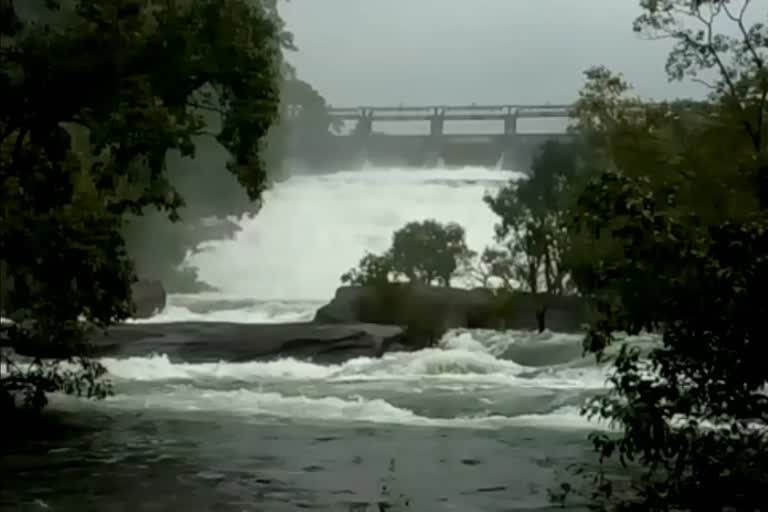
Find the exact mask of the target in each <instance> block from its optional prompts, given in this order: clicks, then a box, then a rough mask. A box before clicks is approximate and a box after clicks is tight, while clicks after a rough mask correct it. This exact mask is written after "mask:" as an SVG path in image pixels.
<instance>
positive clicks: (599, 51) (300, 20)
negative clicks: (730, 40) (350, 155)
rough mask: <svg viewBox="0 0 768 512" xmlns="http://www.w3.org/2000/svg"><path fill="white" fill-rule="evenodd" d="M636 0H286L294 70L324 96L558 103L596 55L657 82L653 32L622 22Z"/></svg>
mask: <svg viewBox="0 0 768 512" xmlns="http://www.w3.org/2000/svg"><path fill="white" fill-rule="evenodd" d="M637 4H638V0H290V2H287V3H284V5H283V8H282V13H283V17H284V18H285V20H286V22H287V24H288V28H289V29H290V30H291V31H293V33H294V35H295V38H296V43H297V44H298V46H299V51H298V53H296V54H293V55H291V56H290V60H291V62H293V63H294V64H295V65H296V66H297V68H298V72H299V75H300V76H301V77H302V78H303V79H305V80H307V81H309V82H310V83H311V84H312V85H313V86H314V87H315V88H316V89H318V90H319V91H320V92H321V93H322V94H323V95H324V96H325V97H326V99H327V100H328V101H329V103H331V104H332V105H334V106H359V105H380V104H395V105H397V104H400V103H403V104H468V103H473V102H475V103H478V104H483V103H484V104H498V103H502V104H504V103H546V102H551V103H561V102H570V101H572V100H574V99H575V97H576V95H577V92H578V90H579V88H580V87H581V85H582V83H583V75H582V72H583V71H584V70H585V69H586V68H588V67H589V66H591V65H594V64H604V65H606V66H608V67H610V68H611V69H614V70H617V71H622V72H624V73H625V75H626V76H627V78H628V79H629V80H630V81H631V82H632V83H633V84H634V85H635V86H636V87H637V89H638V91H639V92H640V94H642V95H643V96H649V97H673V96H691V95H699V94H700V93H701V88H700V86H697V85H695V84H686V85H681V84H669V83H668V82H667V80H666V77H665V75H664V60H665V57H666V54H667V48H666V46H665V43H663V42H651V41H647V40H642V39H640V38H639V37H638V36H637V35H635V34H634V33H633V32H632V20H633V19H634V17H635V16H636V15H637V13H638V8H637Z"/></svg>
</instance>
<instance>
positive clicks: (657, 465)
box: [569, 0, 768, 511]
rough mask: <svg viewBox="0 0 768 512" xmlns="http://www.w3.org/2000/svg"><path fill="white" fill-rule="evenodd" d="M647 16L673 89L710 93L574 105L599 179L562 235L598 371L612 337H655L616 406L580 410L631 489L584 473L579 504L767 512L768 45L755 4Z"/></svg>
mask: <svg viewBox="0 0 768 512" xmlns="http://www.w3.org/2000/svg"><path fill="white" fill-rule="evenodd" d="M641 5H642V7H643V11H644V12H643V15H642V16H641V17H640V18H638V20H637V22H636V27H635V28H636V30H637V31H639V32H641V33H644V34H649V35H651V36H654V37H658V36H662V35H663V36H665V37H668V38H670V39H671V40H672V41H673V42H674V48H673V51H672V53H671V54H670V57H669V60H668V62H667V71H668V72H669V75H670V78H672V79H682V78H684V77H694V78H697V79H701V80H706V82H705V83H706V84H707V86H708V87H709V89H710V94H709V98H708V101H707V103H706V104H704V105H690V104H671V105H670V104H662V105H654V106H650V105H645V104H642V103H641V102H639V101H637V100H636V99H632V98H630V97H629V92H630V91H629V89H628V86H627V84H626V83H624V81H623V80H622V79H621V77H619V76H616V75H612V74H611V73H609V72H608V71H607V70H604V69H595V70H592V71H591V72H590V74H589V82H588V85H587V87H586V88H585V90H584V92H583V94H582V98H581V102H580V108H579V120H580V124H581V130H582V132H583V133H584V134H585V136H587V137H589V140H590V143H591V144H592V147H593V148H594V157H595V159H596V160H595V161H596V162H599V163H601V164H602V165H601V171H600V172H599V173H598V174H597V175H596V176H594V177H593V178H592V179H591V180H590V181H589V183H588V185H587V186H586V188H585V189H584V190H583V191H582V192H581V193H580V195H579V198H578V202H577V206H576V207H575V209H574V214H573V217H572V219H571V221H570V223H569V224H570V226H569V230H570V232H571V233H572V235H573V237H574V238H575V239H578V240H580V243H582V244H584V243H586V244H588V246H589V247H590V250H591V256H590V257H589V259H587V258H577V259H576V260H575V261H574V263H573V265H572V272H573V274H574V279H575V281H576V282H577V283H578V284H579V288H580V290H581V291H582V293H584V294H586V295H587V296H588V297H589V298H590V299H591V300H592V301H593V303H594V304H596V305H597V307H598V308H599V310H600V312H601V316H600V319H599V320H598V321H597V322H596V323H595V324H594V325H592V327H591V329H590V332H589V334H588V336H587V338H586V348H587V349H588V350H590V351H592V352H595V353H596V354H598V356H599V355H600V354H601V353H602V350H603V349H604V348H605V346H606V345H607V344H609V343H614V342H615V341H614V333H616V332H620V331H625V332H638V331H639V330H655V331H658V332H660V333H661V344H660V346H659V347H658V348H656V349H655V350H653V351H652V352H651V354H650V355H649V356H647V357H643V358H641V357H640V354H639V352H638V351H637V350H635V349H633V348H631V347H629V346H623V348H622V350H621V351H620V353H619V356H618V357H617V359H616V360H615V361H614V367H615V371H614V374H613V376H612V377H611V383H612V384H613V387H612V389H611V391H610V392H608V393H607V394H606V395H604V396H601V397H599V398H597V399H595V400H594V401H593V402H592V403H590V404H589V406H588V407H587V409H586V413H587V414H592V415H595V416H597V417H600V418H603V419H607V420H610V421H612V422H613V423H614V425H615V426H617V427H619V429H620V433H619V434H618V435H615V436H608V435H594V436H593V437H592V440H593V442H594V445H595V448H596V449H597V451H598V453H599V454H600V456H601V459H602V460H604V461H605V462H611V461H617V462H620V463H621V464H623V465H626V466H628V467H631V468H632V470H633V471H634V472H635V475H636V477H635V478H632V479H631V480H629V481H627V480H616V479H614V478H611V477H610V472H607V471H605V472H598V473H597V474H593V475H591V476H593V477H594V479H593V480H592V481H591V482H590V485H589V489H590V492H589V494H590V498H591V501H592V502H593V503H594V507H595V508H598V509H601V510H606V509H607V510H643V511H647V510H664V511H666V510H750V511H752V510H760V509H762V508H764V506H765V503H766V502H765V488H766V487H768V461H767V460H766V458H765V455H764V454H765V453H766V451H768V442H767V440H766V430H765V426H766V421H768V398H767V397H766V395H765V386H766V384H768V369H766V367H765V365H764V364H762V362H761V361H764V360H765V358H766V355H768V352H767V350H768V349H767V348H766V346H765V341H766V334H768V332H766V326H765V322H764V317H765V315H766V313H768V303H766V301H765V299H764V297H763V296H762V295H763V293H764V292H763V290H764V289H765V286H766V284H768V215H767V214H768V212H766V208H767V207H768V202H767V201H766V199H768V196H767V195H766V190H768V189H766V183H768V181H767V180H768V165H767V164H768V159H766V156H767V155H766V143H767V142H768V141H766V136H765V134H766V113H767V112H766V110H767V104H766V98H768V69H766V59H768V29H767V28H766V26H765V25H764V24H763V23H755V24H753V25H749V24H748V23H747V20H748V17H747V16H748V15H750V11H749V6H750V2H748V1H747V2H694V3H693V5H692V4H691V2H687V1H685V2H683V1H679V0H666V1H655V2H650V1H643V2H641ZM761 9H763V12H761V13H758V14H759V16H761V17H764V16H765V14H766V12H765V6H762V7H761ZM725 22H728V23H729V24H730V26H729V27H728V28H727V29H725V30H727V32H722V33H717V32H716V28H717V27H722V26H724V24H725ZM694 23H695V24H696V28H690V29H689V28H685V27H690V26H691V25H692V24H694ZM732 34H733V35H732ZM713 76H714V77H715V78H711V77H713ZM598 159H599V160H598ZM608 467H609V466H608Z"/></svg>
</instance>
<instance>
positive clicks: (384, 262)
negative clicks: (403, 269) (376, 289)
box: [341, 252, 394, 286]
mask: <svg viewBox="0 0 768 512" xmlns="http://www.w3.org/2000/svg"><path fill="white" fill-rule="evenodd" d="M393 273H394V268H393V266H392V255H391V254H390V253H389V252H386V253H384V254H381V255H377V254H373V253H366V254H365V256H363V257H362V258H361V259H360V263H359V264H358V266H357V267H356V268H353V269H351V270H350V271H349V272H346V273H344V274H343V275H342V276H341V282H342V283H344V284H350V285H353V286H381V285H386V284H389V283H391V282H392V280H393Z"/></svg>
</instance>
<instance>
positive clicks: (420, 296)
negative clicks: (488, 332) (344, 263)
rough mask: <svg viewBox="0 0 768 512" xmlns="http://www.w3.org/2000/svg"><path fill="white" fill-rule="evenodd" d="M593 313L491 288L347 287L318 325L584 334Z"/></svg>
mask: <svg viewBox="0 0 768 512" xmlns="http://www.w3.org/2000/svg"><path fill="white" fill-rule="evenodd" d="M589 314H590V313H589V308H588V307H587V304H586V302H585V301H584V300H583V299H581V298H579V297H561V296H553V295H547V294H532V293H514V294H510V295H507V296H505V297H503V298H500V297H499V296H497V295H495V294H494V293H493V292H491V291H490V290H488V289H481V288H477V289H463V288H449V287H437V286H426V285H413V284H410V285H390V286H387V287H384V288H371V287H360V286H343V287H341V288H339V289H338V290H336V294H335V296H334V298H333V300H331V302H329V303H328V304H326V305H325V306H323V307H321V308H320V309H319V310H318V311H317V313H316V314H315V321H316V322H321V323H355V322H368V323H385V324H392V325H403V326H407V327H408V328H409V329H408V330H409V331H410V330H412V328H414V327H416V328H418V330H419V331H421V332H424V333H430V332H431V333H432V337H434V336H439V335H441V334H442V333H444V332H445V331H446V330H448V329H453V328H461V327H465V328H473V329H519V330H535V329H540V328H542V327H543V328H546V329H549V330H552V331H557V332H580V331H581V330H582V329H583V324H584V323H586V322H587V321H588V320H589ZM542 324H543V325H542ZM407 341H411V342H413V341H414V340H413V339H412V337H409V339H408V340H407Z"/></svg>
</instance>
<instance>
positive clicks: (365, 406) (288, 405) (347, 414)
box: [52, 386, 599, 429]
mask: <svg viewBox="0 0 768 512" xmlns="http://www.w3.org/2000/svg"><path fill="white" fill-rule="evenodd" d="M71 402H72V400H71V399H70V398H68V397H63V396H56V397H55V400H54V401H53V402H52V405H53V406H61V405H68V404H69V405H71ZM81 404H82V403H81ZM88 405H93V404H88ZM97 405H98V404H97ZM102 405H106V406H107V407H117V408H120V409H133V410H135V409H150V410H158V411H159V410H165V411H179V412H202V411H205V412H217V413H225V414H229V415H234V416H238V417H241V418H244V419H246V420H251V421H255V422H261V421H263V420H264V418H270V417H271V418H281V419H291V420H294V421H296V420H300V421H312V422H317V421H332V422H339V421H342V422H367V423H383V424H397V425H408V426H421V427H449V428H450V427H453V428H472V429H484V428H491V429H495V428H501V427H505V426H546V427H550V428H561V429H583V428H595V427H596V426H599V424H598V423H594V422H590V421H588V420H587V419H585V418H583V417H582V416H581V415H580V414H579V409H578V408H577V407H561V408H559V409H556V410H554V411H552V412H550V413H546V414H523V415H518V416H510V417H507V416H501V415H482V414H479V415H475V416H462V417H456V418H432V417H427V416H421V415H418V414H416V413H414V412H413V411H411V410H409V409H406V408H402V407H396V406H394V405H392V404H390V403H388V402H387V401H385V400H382V399H366V398H363V397H361V396H354V397H350V398H341V397H336V396H326V397H319V398H318V397H308V396H304V395H285V394H281V393H276V392H262V391H258V390H253V389H238V390H230V391H219V390H200V389H198V388H194V387H186V386H178V387H176V388H175V389H173V390H169V391H166V392H164V393H158V394H152V395H146V396H144V395H129V394H117V395H115V396H112V397H109V398H108V399H106V401H105V402H103V403H102Z"/></svg>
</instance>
